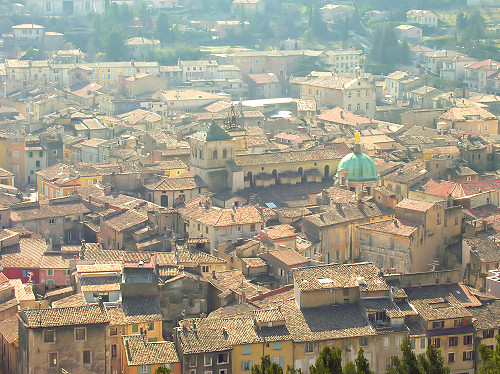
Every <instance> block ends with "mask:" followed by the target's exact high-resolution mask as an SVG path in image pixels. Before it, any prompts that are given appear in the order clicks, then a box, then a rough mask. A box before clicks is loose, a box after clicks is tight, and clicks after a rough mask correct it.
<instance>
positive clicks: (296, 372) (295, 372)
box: [286, 365, 302, 374]
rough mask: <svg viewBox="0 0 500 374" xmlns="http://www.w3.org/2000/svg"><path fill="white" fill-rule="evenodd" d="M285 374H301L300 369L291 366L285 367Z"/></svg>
mask: <svg viewBox="0 0 500 374" xmlns="http://www.w3.org/2000/svg"><path fill="white" fill-rule="evenodd" d="M286 374H302V370H301V369H295V368H294V367H293V366H290V365H287V366H286Z"/></svg>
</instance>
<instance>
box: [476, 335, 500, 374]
mask: <svg viewBox="0 0 500 374" xmlns="http://www.w3.org/2000/svg"><path fill="white" fill-rule="evenodd" d="M495 339H496V340H497V344H496V345H495V349H490V348H488V347H486V346H485V345H484V344H481V345H480V346H479V357H481V366H479V370H478V372H479V374H500V335H497V336H496V337H495Z"/></svg>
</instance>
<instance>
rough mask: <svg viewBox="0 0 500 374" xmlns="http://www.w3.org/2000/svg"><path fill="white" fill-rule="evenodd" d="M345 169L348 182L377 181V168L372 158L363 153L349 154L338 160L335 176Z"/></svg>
mask: <svg viewBox="0 0 500 374" xmlns="http://www.w3.org/2000/svg"><path fill="white" fill-rule="evenodd" d="M341 169H347V179H348V180H349V181H350V182H374V181H376V180H378V174H377V167H376V166H375V162H373V160H372V158H371V157H370V156H368V155H365V154H363V153H349V154H348V155H346V156H344V157H343V158H342V160H340V163H339V166H338V167H337V175H336V176H335V178H338V177H339V170H341Z"/></svg>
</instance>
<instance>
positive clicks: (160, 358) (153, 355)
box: [122, 335, 179, 366]
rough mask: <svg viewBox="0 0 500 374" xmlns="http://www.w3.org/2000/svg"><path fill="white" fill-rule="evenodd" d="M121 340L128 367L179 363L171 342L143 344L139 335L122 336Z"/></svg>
mask: <svg viewBox="0 0 500 374" xmlns="http://www.w3.org/2000/svg"><path fill="white" fill-rule="evenodd" d="M122 338H123V345H124V346H125V355H126V358H127V364H128V365H129V366H139V365H157V364H166V363H176V362H179V357H178V356H177V351H176V349H175V344H174V343H173V342H169V341H162V342H145V341H144V340H143V338H142V336H141V335H124V336H123V337H122Z"/></svg>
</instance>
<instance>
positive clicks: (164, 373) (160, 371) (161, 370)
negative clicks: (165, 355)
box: [155, 366, 172, 374]
mask: <svg viewBox="0 0 500 374" xmlns="http://www.w3.org/2000/svg"><path fill="white" fill-rule="evenodd" d="M171 372H172V371H171V370H170V369H169V368H167V367H165V366H159V367H158V368H156V370H155V374H170V373H171Z"/></svg>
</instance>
